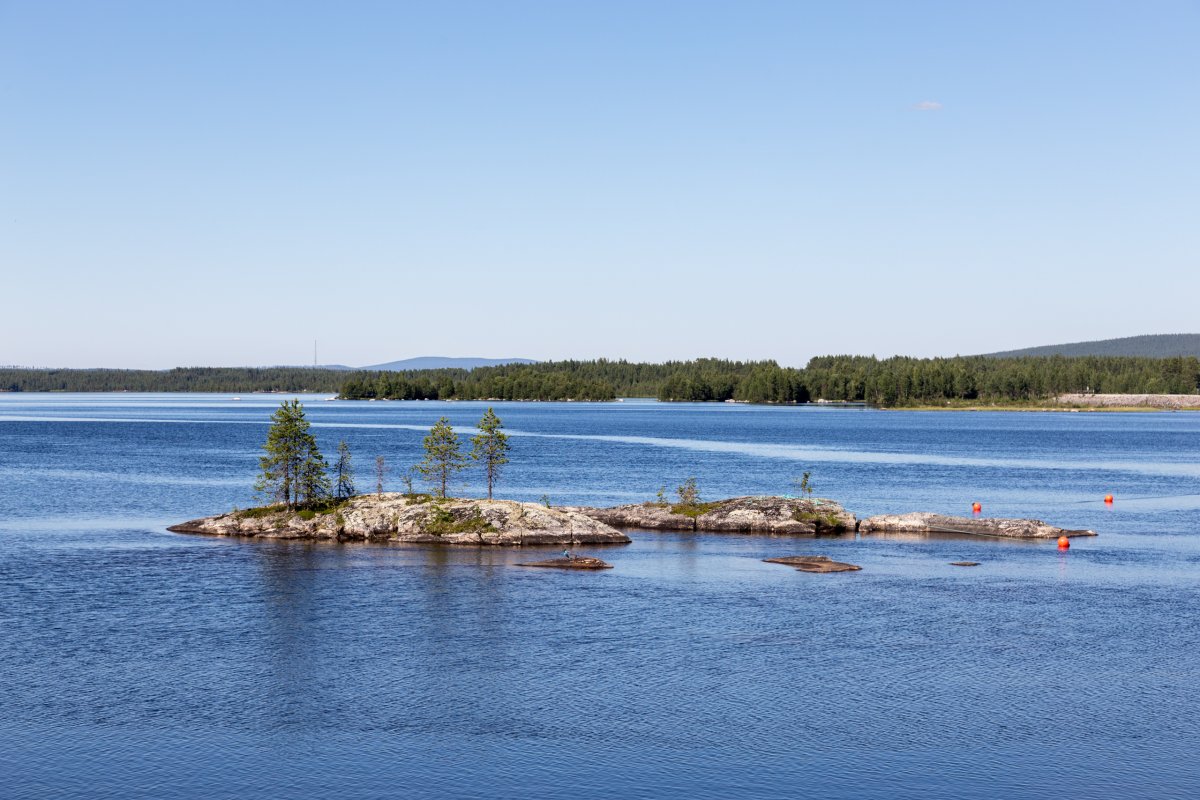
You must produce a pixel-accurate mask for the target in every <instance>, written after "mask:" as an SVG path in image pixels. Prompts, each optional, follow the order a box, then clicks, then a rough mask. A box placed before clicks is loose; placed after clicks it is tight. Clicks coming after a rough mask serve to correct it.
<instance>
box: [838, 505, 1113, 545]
mask: <svg viewBox="0 0 1200 800" xmlns="http://www.w3.org/2000/svg"><path fill="white" fill-rule="evenodd" d="M858 531H859V533H961V534H970V535H975V536H998V537H1002V538H1005V539H1057V538H1058V537H1060V536H1066V537H1072V536H1095V535H1096V532H1095V531H1087V530H1067V529H1065V528H1056V527H1054V526H1053V525H1047V524H1046V523H1045V522H1042V521H1041V520H1038V519H1004V518H988V517H982V518H979V517H948V516H944V515H942V514H929V513H926V512H923V511H918V512H914V513H912V514H881V515H879V516H875V517H868V518H867V519H864V520H863V521H862V522H860V523H859V524H858Z"/></svg>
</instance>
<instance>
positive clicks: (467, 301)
mask: <svg viewBox="0 0 1200 800" xmlns="http://www.w3.org/2000/svg"><path fill="white" fill-rule="evenodd" d="M1198 43H1200V3H1197V2H1195V1H1194V0H1147V2H1129V0H1119V1H1117V2H1105V0H1087V2H1011V1H1010V0H1003V1H999V0H998V1H997V2H991V3H985V2H961V1H960V0H955V1H954V2H944V3H931V2H914V1H912V0H906V2H892V1H891V0H888V1H887V2H840V1H839V2H833V0H829V1H828V2H822V3H816V2H809V3H806V2H799V0H795V1H793V2H778V3H775V2H755V1H754V0H750V1H749V2H733V1H732V0H730V1H729V2H720V3H710V2H699V0H684V1H682V2H653V1H652V0H637V2H614V0H603V1H602V2H601V1H600V0H597V1H596V2H582V1H581V2H562V1H561V0H555V1H553V2H544V3H538V2H496V1H494V0H489V1H488V2H447V1H445V0H437V1H436V2H434V1H431V2H422V3H417V2H411V3H405V2H399V0H397V1H395V2H378V3H373V2H332V0H331V1H330V2H324V3H305V2H298V1H297V0H286V2H254V1H252V0H238V1H237V2H220V0H196V1H195V2H191V1H189V0H172V1H171V2H161V1H160V0H147V1H146V2H123V1H121V0H87V1H86V2H59V1H57V0H0V270H2V276H3V281H2V284H0V285H2V286H3V292H4V302H3V312H2V313H0V363H2V364H19V365H29V366H110V367H155V368H161V367H171V366H177V365H243V364H286V363H294V364H302V363H306V362H307V363H311V360H312V349H313V340H314V339H318V340H319V341H320V360H321V361H322V362H323V363H343V364H350V365H355V366H358V365H364V364H371V363H376V362H380V361H389V360H393V359H398V358H405V357H409V356H418V355H449V356H467V355H470V356H490V357H509V356H524V357H529V358H537V359H558V358H572V357H574V358H592V357H600V356H605V357H610V358H629V359H637V360H663V359H668V358H691V357H696V356H706V355H713V356H722V357H735V358H774V359H776V360H778V361H779V362H780V363H783V364H792V365H800V364H803V363H804V362H805V361H806V360H807V359H808V358H809V357H810V356H813V355H819V354H825V353H864V354H870V353H874V354H877V355H880V356H884V355H890V354H893V353H905V354H912V355H953V354H955V353H974V352H983V351H992V350H1001V349H1009V348H1015V347H1023V346H1028V345H1038V344H1051V343H1056V342H1065V341H1078V340H1083V339H1093V338H1111V337H1116V336H1126V335H1133V334H1141V333H1171V332H1197V331H1200V314H1198V313H1197V311H1196V309H1197V306H1198V305H1200V44H1198Z"/></svg>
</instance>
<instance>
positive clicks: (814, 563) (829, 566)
mask: <svg viewBox="0 0 1200 800" xmlns="http://www.w3.org/2000/svg"><path fill="white" fill-rule="evenodd" d="M763 561H765V562H767V563H768V564H786V565H788V566H789V567H795V568H796V569H798V570H800V571H801V572H854V571H857V570H860V569H862V567H860V566H858V565H857V564H847V563H846V562H844V561H834V560H833V559H831V558H830V557H829V556H781V557H779V558H764V559H763Z"/></svg>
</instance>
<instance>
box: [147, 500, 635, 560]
mask: <svg viewBox="0 0 1200 800" xmlns="http://www.w3.org/2000/svg"><path fill="white" fill-rule="evenodd" d="M167 530H170V531H174V532H176V533H197V534H207V535H211V536H242V537H254V538H263V539H311V540H336V541H347V540H350V541H353V540H359V541H364V540H365V541H372V542H412V543H424V544H435V543H440V544H455V545H476V546H478V545H487V546H502V547H520V546H524V545H565V546H568V547H569V546H571V545H574V544H628V543H629V541H630V539H629V537H628V536H626V535H625V534H623V533H621V532H620V531H618V530H616V529H614V528H612V527H611V526H609V525H606V524H605V523H603V522H600V521H597V520H595V519H592V518H591V517H588V516H586V515H584V514H578V513H575V512H572V511H568V510H564V509H552V508H547V507H546V506H544V505H539V504H537V503H517V502H514V501H512V500H440V501H433V500H429V499H428V498H427V497H424V496H409V495H403V494H397V493H385V494H383V495H360V496H358V497H354V498H351V499H350V500H348V501H346V502H345V503H343V504H341V505H340V506H338V507H337V508H334V509H330V510H328V511H326V512H324V513H315V512H313V511H288V510H286V509H283V508H279V507H272V508H257V509H249V510H246V511H233V512H230V513H228V514H219V515H217V516H214V517H205V518H203V519H195V520H191V521H189V522H184V523H180V524H179V525H172V526H171V527H170V528H168V529H167Z"/></svg>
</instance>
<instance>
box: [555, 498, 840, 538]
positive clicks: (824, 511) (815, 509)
mask: <svg viewBox="0 0 1200 800" xmlns="http://www.w3.org/2000/svg"><path fill="white" fill-rule="evenodd" d="M563 510H564V511H573V512H578V513H580V514H586V515H587V516H589V517H591V518H592V519H595V520H599V521H600V522H603V523H605V524H607V525H612V526H613V527H616V528H626V529H630V528H636V529H640V530H650V531H663V530H667V531H700V532H712V533H766V534H782V535H806V534H807V535H812V534H817V533H841V532H843V531H853V530H854V529H855V526H856V525H857V520H856V519H855V518H854V515H853V514H851V513H850V512H848V511H846V510H845V509H844V508H842V507H841V505H839V504H838V503H835V502H834V501H832V500H826V499H823V498H807V499H802V498H793V497H733V498H730V499H728V500H718V501H716V502H712V503H700V504H699V505H696V506H692V507H686V506H680V505H674V506H672V505H668V504H665V503H634V504H632V505H624V506H615V507H612V508H590V507H587V506H570V507H566V508H564V509H563Z"/></svg>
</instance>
